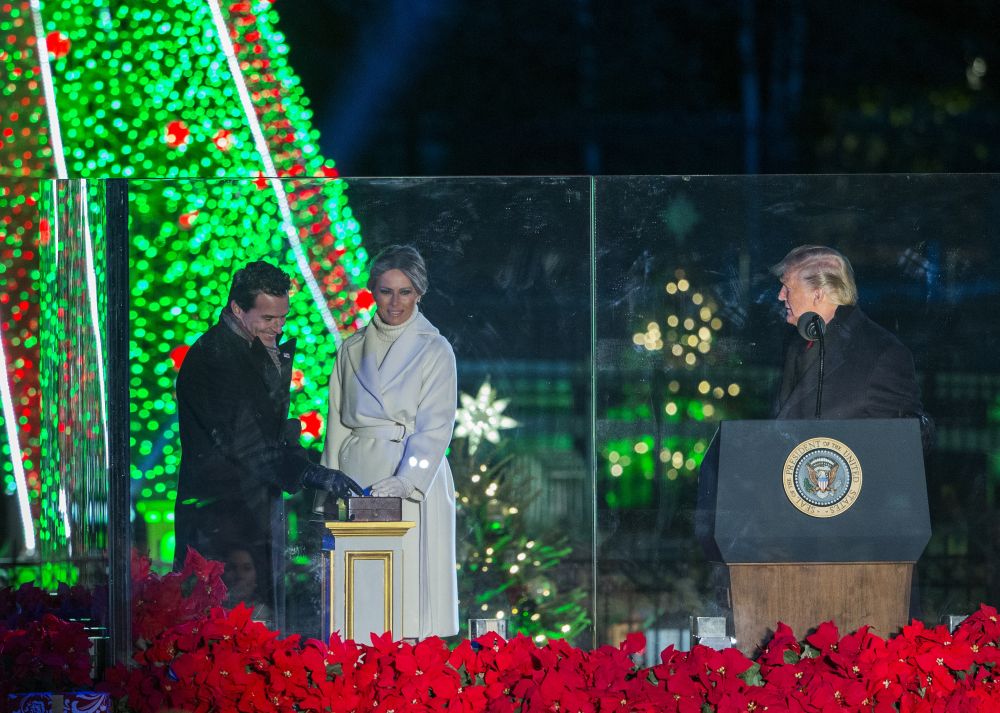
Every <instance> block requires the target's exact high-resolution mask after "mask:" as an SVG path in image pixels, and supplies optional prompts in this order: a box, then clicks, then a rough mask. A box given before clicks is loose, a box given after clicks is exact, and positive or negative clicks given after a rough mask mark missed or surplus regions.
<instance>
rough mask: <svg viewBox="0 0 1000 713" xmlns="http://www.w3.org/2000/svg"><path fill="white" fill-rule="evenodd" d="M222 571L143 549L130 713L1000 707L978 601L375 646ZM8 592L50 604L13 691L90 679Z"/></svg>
mask: <svg viewBox="0 0 1000 713" xmlns="http://www.w3.org/2000/svg"><path fill="white" fill-rule="evenodd" d="M221 573H222V565H221V564H219V563H217V562H209V561H207V560H205V559H204V558H202V557H200V556H199V555H198V554H197V553H196V552H194V551H189V552H188V556H187V560H186V562H185V567H184V570H183V571H182V572H179V573H171V574H168V575H165V576H163V577H159V576H157V575H155V574H153V573H151V572H150V569H149V560H148V559H144V558H135V559H134V560H133V575H134V579H135V581H134V582H133V597H134V605H135V613H134V617H135V619H134V623H133V626H134V632H135V634H136V637H137V646H136V653H135V654H134V657H133V658H134V660H135V664H136V665H135V666H132V667H127V666H117V667H115V668H112V669H111V670H110V671H109V672H108V674H107V679H106V681H105V682H104V683H102V684H101V685H100V688H102V689H103V690H105V691H108V692H110V693H111V694H112V695H114V696H116V697H118V698H119V699H121V700H120V703H121V704H122V705H123V706H124V707H127V708H128V709H129V710H132V711H136V712H137V713H146V712H147V711H148V712H149V713H153V712H154V711H160V710H164V709H180V710H185V711H193V712H195V713H198V712H201V711H204V712H208V711H216V710H224V711H240V712H242V713H255V712H256V711H268V712H272V711H330V712H338V711H377V712H379V713H384V712H386V711H444V710H454V711H464V712H472V711H497V712H499V713H508V712H509V713H513V712H514V711H522V712H528V711H539V712H541V711H578V712H586V713H603V712H605V711H681V712H683V713H701V712H702V711H706V710H715V711H745V712H747V713H749V712H751V711H758V712H759V711H765V710H770V711H792V712H793V713H806V712H809V713H813V712H816V713H829V712H832V711H845V710H850V711H854V710H866V711H874V712H875V713H885V712H889V711H900V712H901V713H924V712H926V713H938V712H940V713H952V712H954V713H965V712H966V711H970V712H971V711H994V710H1000V666H998V664H1000V648H998V644H1000V615H998V614H997V611H996V609H994V608H992V607H988V606H985V605H984V606H982V607H981V608H980V610H979V611H978V612H977V613H976V614H974V615H973V616H971V617H969V618H968V619H967V620H966V621H965V622H964V623H963V624H962V626H960V627H959V628H958V629H957V630H956V631H955V632H954V633H949V632H948V630H947V629H946V628H945V627H941V626H939V627H936V628H930V629H929V628H927V627H925V626H923V625H922V624H920V623H919V622H914V623H913V624H911V625H910V626H908V627H905V628H904V629H903V631H902V633H901V634H899V635H898V636H895V637H893V638H891V639H883V638H881V637H879V636H876V635H874V634H873V633H872V632H871V631H870V630H869V629H868V628H867V627H864V628H862V629H860V630H858V631H856V632H853V633H851V634H847V635H846V636H841V635H840V633H839V632H838V630H837V628H836V626H834V624H833V623H831V622H827V623H824V624H822V625H820V626H819V628H818V629H816V631H815V632H814V633H813V634H812V635H810V636H808V637H807V638H806V640H805V641H804V642H799V641H798V640H797V639H796V638H795V636H794V634H793V632H792V631H791V629H789V628H788V627H787V626H785V625H784V624H778V627H777V632H776V633H775V636H774V638H773V639H772V640H771V642H770V643H769V645H768V647H767V648H766V649H765V650H764V651H763V653H761V655H760V656H759V657H758V658H757V660H756V661H752V660H750V659H748V658H747V657H745V656H744V655H743V654H741V653H740V652H739V651H737V650H736V649H726V650H724V651H716V650H714V649H709V648H706V647H703V646H695V647H694V649H693V650H691V651H689V652H680V651H676V650H674V648H673V647H670V648H667V649H666V650H665V651H663V652H662V654H661V656H660V659H661V663H660V664H658V665H656V666H653V667H651V668H640V667H638V666H636V665H635V663H634V662H633V660H632V656H633V655H634V654H636V653H638V652H640V651H642V650H643V648H644V646H645V641H644V639H643V637H642V635H640V634H630V635H629V636H628V638H627V639H626V641H625V643H624V644H622V645H621V646H619V647H618V648H614V647H611V646H603V647H601V648H598V649H596V650H595V651H590V652H587V651H583V650H581V649H577V648H574V647H572V646H570V645H569V644H567V643H566V642H564V641H560V640H551V641H550V642H549V643H548V644H546V645H545V646H544V647H538V646H536V645H535V644H534V643H533V642H532V641H531V640H530V639H528V638H526V637H523V636H518V637H516V638H514V639H512V640H510V641H504V640H503V639H501V638H499V637H498V636H496V635H495V634H489V635H487V636H484V637H481V638H480V639H478V640H477V641H475V642H468V641H463V642H462V643H461V644H459V645H458V646H457V647H456V648H454V649H453V650H450V649H449V647H448V645H447V644H446V643H445V642H444V641H443V640H441V639H437V638H431V639H426V640H424V641H421V642H419V643H417V644H415V645H413V644H409V643H405V642H394V641H392V638H391V636H390V635H388V634H387V635H385V636H382V637H379V636H373V637H372V642H371V645H365V644H359V643H356V642H354V641H344V640H342V639H340V637H339V636H337V635H334V636H333V637H331V639H330V641H329V642H322V641H317V640H315V639H309V640H305V641H303V640H302V639H300V638H299V637H298V636H290V637H287V638H284V639H282V638H279V637H280V635H279V633H278V632H276V631H271V630H269V629H267V627H266V626H264V625H263V624H261V623H259V622H255V621H252V620H251V614H252V611H251V610H250V609H249V608H247V607H245V606H244V605H242V604H241V605H239V606H237V607H236V608H235V609H233V610H231V611H227V610H225V609H223V608H221V607H220V606H219V604H220V603H221V601H222V600H223V598H224V597H225V587H224V586H223V584H222V581H221ZM0 595H2V596H6V597H7V598H8V600H6V603H7V608H6V609H4V610H3V612H5V616H7V617H8V618H9V617H10V616H11V614H10V612H11V606H13V607H14V609H18V607H20V608H21V609H20V611H22V612H23V611H32V612H36V613H37V612H39V611H42V612H43V613H42V615H41V617H40V618H37V619H36V620H33V621H30V622H29V623H27V624H26V625H25V626H24V627H23V628H17V629H15V628H12V627H9V626H8V627H6V628H5V627H4V625H3V624H2V622H0V677H2V679H0V680H2V681H3V682H13V684H14V685H15V686H16V687H17V688H18V689H20V690H25V689H26V688H30V687H34V686H46V687H53V688H55V687H63V688H64V687H66V686H80V685H86V684H87V683H89V677H88V673H87V671H88V669H89V660H88V657H87V643H88V642H87V640H86V636H85V634H84V631H83V629H82V626H80V625H78V624H71V623H67V622H64V621H61V620H60V619H58V618H57V617H55V616H53V615H52V614H51V613H49V612H45V611H44V609H45V604H44V603H43V602H52V601H55V600H54V599H51V598H47V597H48V595H45V596H44V597H42V596H39V595H38V592H35V591H30V590H26V591H25V592H24V593H23V594H22V595H21V598H22V602H23V604H20V605H18V604H16V602H14V600H13V599H10V597H11V596H12V595H11V594H10V593H0ZM12 602H14V604H13V605H12ZM3 603H4V600H2V599H0V604H3ZM9 620H11V621H13V619H9ZM0 688H2V684H0ZM8 690H12V689H8Z"/></svg>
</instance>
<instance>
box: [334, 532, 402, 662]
mask: <svg viewBox="0 0 1000 713" xmlns="http://www.w3.org/2000/svg"><path fill="white" fill-rule="evenodd" d="M415 525H416V523H414V522H410V521H401V522H341V521H337V520H333V521H327V522H326V523H324V527H325V528H326V529H325V532H324V534H323V561H324V565H325V566H324V575H323V612H322V617H323V638H324V640H328V639H329V638H330V634H331V633H332V632H334V631H337V632H340V635H341V636H342V637H343V638H345V639H354V640H356V641H360V642H362V643H368V642H369V640H370V637H371V634H372V633H376V634H380V635H381V634H383V633H385V632H387V631H391V632H393V633H394V634H395V636H396V638H399V637H400V636H401V635H402V631H403V565H404V562H403V536H404V535H405V534H406V533H407V532H409V531H410V530H411V529H412V528H413V527H415Z"/></svg>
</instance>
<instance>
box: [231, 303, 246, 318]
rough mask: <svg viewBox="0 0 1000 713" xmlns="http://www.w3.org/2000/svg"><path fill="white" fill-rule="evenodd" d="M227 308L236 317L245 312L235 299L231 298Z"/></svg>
mask: <svg viewBox="0 0 1000 713" xmlns="http://www.w3.org/2000/svg"><path fill="white" fill-rule="evenodd" d="M229 310H230V311H231V312H232V313H233V314H235V315H236V316H237V317H242V316H243V315H244V314H246V312H245V311H244V309H243V308H242V307H240V306H239V304H238V303H237V302H236V300H233V301H232V302H230V303H229Z"/></svg>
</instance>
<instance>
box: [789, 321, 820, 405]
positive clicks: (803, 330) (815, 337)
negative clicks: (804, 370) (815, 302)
mask: <svg viewBox="0 0 1000 713" xmlns="http://www.w3.org/2000/svg"><path fill="white" fill-rule="evenodd" d="M795 326H796V328H797V329H798V330H799V335H800V336H801V337H802V338H803V339H805V340H806V341H807V342H819V378H818V380H817V382H816V418H819V417H820V414H821V413H822V412H823V362H824V361H825V360H826V340H825V339H824V338H823V337H824V335H825V334H826V322H824V321H823V318H822V317H820V316H819V315H818V314H816V313H815V312H806V313H804V314H803V315H802V316H801V317H799V321H798V322H797V323H796V325H795Z"/></svg>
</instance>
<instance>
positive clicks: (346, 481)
mask: <svg viewBox="0 0 1000 713" xmlns="http://www.w3.org/2000/svg"><path fill="white" fill-rule="evenodd" d="M302 485H304V486H305V487H307V488H313V489H315V490H325V491H326V492H328V493H330V494H331V495H332V496H333V497H334V498H336V499H337V500H346V499H347V498H349V497H350V496H351V493H354V494H355V495H361V494H363V493H364V490H362V488H361V486H360V485H358V484H357V483H355V482H354V480H352V479H351V477H350V476H348V475H347V473H345V472H343V471H342V470H334V469H333V468H327V467H326V466H322V465H318V464H316V463H314V464H312V465H310V466H309V467H308V468H306V471H305V473H303V474H302Z"/></svg>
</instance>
